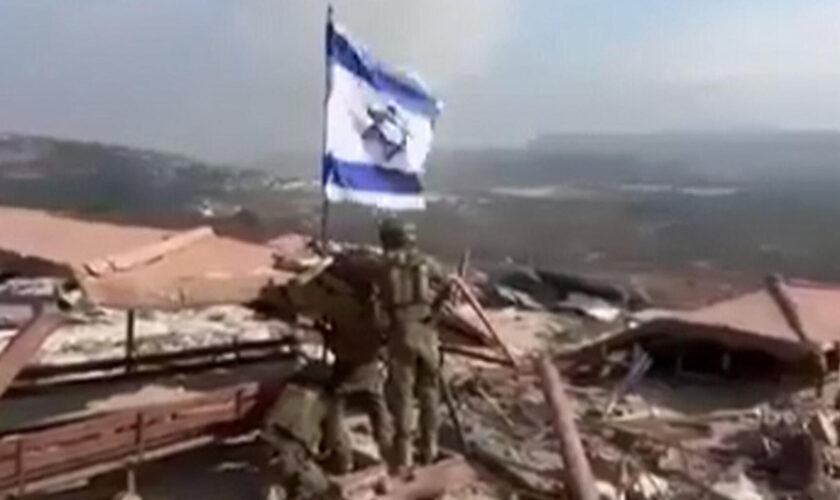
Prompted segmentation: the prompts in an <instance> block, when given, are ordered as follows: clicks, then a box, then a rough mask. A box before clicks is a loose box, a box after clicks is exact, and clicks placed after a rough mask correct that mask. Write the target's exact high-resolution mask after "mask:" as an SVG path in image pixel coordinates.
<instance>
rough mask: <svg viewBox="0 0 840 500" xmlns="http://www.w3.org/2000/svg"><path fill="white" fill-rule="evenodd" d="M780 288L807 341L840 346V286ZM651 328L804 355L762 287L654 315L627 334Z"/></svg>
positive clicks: (788, 285)
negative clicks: (791, 307)
mask: <svg viewBox="0 0 840 500" xmlns="http://www.w3.org/2000/svg"><path fill="white" fill-rule="evenodd" d="M783 287H784V292H785V294H786V295H787V296H788V297H789V299H790V301H791V302H792V303H793V305H794V307H795V311H796V314H797V316H798V317H799V320H800V321H801V323H802V325H803V330H804V332H805V334H806V337H807V340H808V342H810V343H813V344H815V345H817V346H818V347H821V348H822V349H823V350H827V349H829V348H831V346H832V344H833V343H834V342H840V286H837V285H829V284H822V283H813V282H807V281H801V280H789V281H786V282H785V283H784V285H783ZM651 330H656V331H667V332H669V333H670V334H673V335H684V336H685V337H686V338H695V339H698V338H700V339H707V340H713V341H716V342H720V343H722V344H724V345H728V346H730V347H746V348H755V349H762V350H766V351H769V352H772V353H773V354H774V355H777V356H778V357H780V358H790V359H792V358H798V357H801V356H803V355H805V354H807V353H808V352H809V346H808V345H807V343H803V341H802V340H801V339H800V338H799V336H798V335H797V333H796V331H795V330H794V329H793V327H792V326H791V325H790V323H789V321H788V320H787V319H786V318H785V316H784V314H783V312H782V310H781V308H780V306H779V304H778V303H777V301H776V300H775V299H774V298H773V295H772V294H771V292H770V291H769V290H767V289H760V290H757V291H754V292H751V293H747V294H744V295H741V296H738V297H735V298H733V299H730V300H725V301H721V302H718V303H715V304H712V305H710V306H707V307H703V308H700V309H697V310H694V311H670V312H666V311H657V312H656V314H652V315H650V316H649V318H648V319H647V320H646V321H644V322H643V324H642V326H641V327H640V328H639V329H638V331H636V332H635V333H634V334H631V336H636V335H639V334H644V333H645V332H650V331H651Z"/></svg>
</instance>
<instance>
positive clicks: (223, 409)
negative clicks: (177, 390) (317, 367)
mask: <svg viewBox="0 0 840 500" xmlns="http://www.w3.org/2000/svg"><path fill="white" fill-rule="evenodd" d="M271 394H272V393H271V391H268V390H264V388H261V387H260V386H259V385H257V384H253V383H251V384H239V385H235V386H232V387H228V388H224V389H219V390H217V391H214V392H212V393H208V394H205V395H202V396H198V397H195V398H191V399H189V400H186V401H179V402H175V403H166V404H160V405H153V406H150V407H143V408H136V409H127V410H120V411H117V412H115V413H109V414H105V415H97V416H93V417H88V418H84V419H81V420H80V421H77V422H72V423H64V424H52V425H50V426H47V427H45V428H42V429H37V430H29V431H18V433H17V434H15V435H13V436H9V437H7V438H3V439H0V445H2V448H3V450H0V451H2V452H0V495H9V494H11V495H14V494H21V493H31V492H33V491H35V490H37V489H38V488H39V487H41V486H42V485H44V484H51V485H54V484H57V481H59V479H60V478H76V479H84V478H88V477H92V476H94V475H97V474H100V473H102V472H106V471H110V470H114V469H118V468H121V467H122V466H125V464H126V463H127V461H135V462H136V461H138V460H142V461H148V460H151V459H153V458H155V457H158V456H160V455H161V450H164V449H167V450H170V449H171V450H175V449H178V446H179V445H181V444H182V443H183V442H184V441H187V442H189V441H190V440H192V439H193V438H196V437H197V436H203V438H202V439H203V441H202V442H203V443H205V444H206V443H208V442H210V441H212V440H213V439H214V436H223V435H230V434H233V433H239V432H242V431H243V430H245V429H246V428H249V427H250V426H253V425H255V424H256V423H257V422H258V421H259V415H256V414H255V413H256V412H258V411H259V410H258V400H259V399H260V398H262V397H267V396H270V395H271ZM9 446H11V448H9ZM65 480H66V479H65Z"/></svg>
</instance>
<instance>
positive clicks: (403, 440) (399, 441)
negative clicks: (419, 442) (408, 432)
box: [391, 434, 414, 474]
mask: <svg viewBox="0 0 840 500" xmlns="http://www.w3.org/2000/svg"><path fill="white" fill-rule="evenodd" d="M391 457H392V459H393V462H392V467H393V469H394V470H395V471H396V472H397V473H398V474H402V473H404V472H407V471H409V470H410V469H411V468H412V467H413V466H414V457H413V456H412V449H411V439H410V438H409V436H405V435H400V434H397V437H396V438H395V439H394V448H393V450H392V452H391Z"/></svg>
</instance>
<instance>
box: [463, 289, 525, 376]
mask: <svg viewBox="0 0 840 500" xmlns="http://www.w3.org/2000/svg"><path fill="white" fill-rule="evenodd" d="M454 282H455V284H456V286H457V287H458V289H460V290H461V293H462V294H463V295H464V298H466V299H467V303H468V304H470V306H472V308H473V309H474V310H475V313H476V314H477V315H478V318H479V319H480V320H481V322H482V323H483V324H484V327H485V328H487V331H488V332H489V333H490V335H492V336H493V339H494V340H495V341H496V344H497V345H498V346H499V348H501V350H502V352H503V353H504V355H505V357H506V358H507V359H508V361H510V364H511V366H514V367H517V366H518V365H517V363H516V358H514V357H513V354H512V353H511V352H510V349H508V346H507V344H505V343H504V341H502V338H501V337H500V336H499V332H497V331H496V328H495V327H494V326H493V324H492V323H490V320H489V319H488V318H487V315H486V314H485V313H484V308H482V307H481V304H480V303H479V302H478V299H477V298H476V297H475V295H473V293H472V290H470V287H468V286H467V284H466V283H464V281H463V280H462V279H460V278H455V279H454Z"/></svg>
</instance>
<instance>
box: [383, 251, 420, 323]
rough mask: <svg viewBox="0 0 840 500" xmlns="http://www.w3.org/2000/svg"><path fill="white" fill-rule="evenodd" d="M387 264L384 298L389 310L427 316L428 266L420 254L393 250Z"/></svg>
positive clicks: (395, 312) (396, 312)
mask: <svg viewBox="0 0 840 500" xmlns="http://www.w3.org/2000/svg"><path fill="white" fill-rule="evenodd" d="M388 264H389V265H388V283H387V286H386V291H387V294H386V298H387V301H388V307H389V309H390V310H391V312H392V313H394V314H397V315H402V314H410V315H412V316H414V315H420V316H428V315H429V313H430V309H429V304H430V300H431V294H430V290H429V267H428V265H427V264H426V262H425V260H424V259H423V258H422V256H420V255H418V254H417V253H415V252H411V251H402V252H395V253H394V254H393V255H391V256H390V258H389V262H388Z"/></svg>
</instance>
